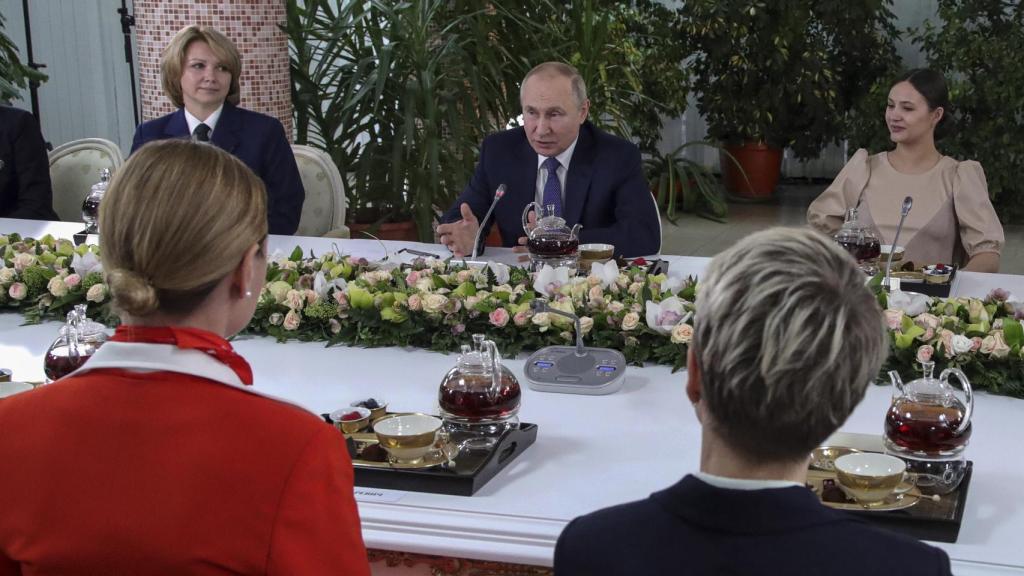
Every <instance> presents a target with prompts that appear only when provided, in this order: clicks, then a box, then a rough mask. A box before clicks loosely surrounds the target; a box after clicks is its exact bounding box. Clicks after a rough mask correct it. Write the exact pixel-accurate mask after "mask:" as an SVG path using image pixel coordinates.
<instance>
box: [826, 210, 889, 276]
mask: <svg viewBox="0 0 1024 576" xmlns="http://www.w3.org/2000/svg"><path fill="white" fill-rule="evenodd" d="M832 238H833V239H834V240H835V241H836V242H837V243H838V244H839V245H840V246H842V247H843V249H844V250H846V251H847V252H849V253H850V255H852V256H853V257H854V258H856V259H857V265H858V266H859V267H860V269H861V271H862V272H864V273H865V274H867V275H869V276H874V275H875V274H877V273H878V257H879V256H880V255H881V254H882V244H881V243H880V242H879V240H878V234H877V233H876V232H875V230H874V229H873V228H872V227H871V226H867V225H865V224H864V223H862V222H861V221H860V214H859V211H858V209H857V208H850V209H849V210H847V211H846V220H844V221H843V227H842V228H840V229H839V231H838V232H836V234H835V236H833V237H832Z"/></svg>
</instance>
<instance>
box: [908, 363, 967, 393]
mask: <svg viewBox="0 0 1024 576" xmlns="http://www.w3.org/2000/svg"><path fill="white" fill-rule="evenodd" d="M920 364H921V372H922V375H921V377H920V378H917V379H915V380H911V381H910V382H908V383H907V384H906V391H907V395H908V396H911V397H913V398H914V399H916V400H918V401H923V402H942V403H948V401H949V399H951V398H955V395H954V394H953V389H952V388H950V386H949V385H948V384H946V382H945V381H943V380H941V379H939V378H936V377H935V362H932V361H931V360H928V361H924V362H920Z"/></svg>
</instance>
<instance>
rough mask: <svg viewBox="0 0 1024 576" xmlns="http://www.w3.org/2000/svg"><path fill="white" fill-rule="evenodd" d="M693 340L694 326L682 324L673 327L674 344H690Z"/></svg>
mask: <svg viewBox="0 0 1024 576" xmlns="http://www.w3.org/2000/svg"><path fill="white" fill-rule="evenodd" d="M690 340H693V326H690V325H689V324H687V323H685V322H680V323H679V324H676V325H675V326H673V327H672V343H673V344H689V343H690Z"/></svg>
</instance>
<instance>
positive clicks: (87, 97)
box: [0, 0, 135, 153]
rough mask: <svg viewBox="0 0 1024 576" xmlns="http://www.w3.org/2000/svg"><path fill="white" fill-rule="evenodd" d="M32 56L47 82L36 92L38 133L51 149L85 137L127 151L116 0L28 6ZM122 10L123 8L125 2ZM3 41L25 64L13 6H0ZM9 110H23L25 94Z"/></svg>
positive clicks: (126, 96)
mask: <svg viewBox="0 0 1024 576" xmlns="http://www.w3.org/2000/svg"><path fill="white" fill-rule="evenodd" d="M28 4H29V19H30V23H31V27H32V48H33V58H34V60H35V61H36V62H40V63H43V64H46V68H45V69H44V70H43V71H44V72H46V73H47V74H48V75H49V76H50V79H49V80H48V81H47V82H45V83H43V84H42V86H40V88H39V114H40V120H41V124H42V129H43V135H44V137H45V138H46V139H47V141H49V142H50V143H51V144H52V145H53V146H55V147H56V146H58V145H60V144H63V143H65V142H68V141H71V140H76V139H79V138H87V137H100V138H106V139H108V140H112V141H114V142H116V143H117V144H118V145H120V146H121V148H122V150H123V151H124V152H126V153H127V151H128V149H129V148H130V147H131V139H132V135H133V134H134V133H135V119H134V115H133V113H132V93H131V84H130V78H129V71H128V64H127V63H126V61H125V55H124V37H123V36H122V34H121V24H120V20H119V15H118V14H117V9H118V8H120V7H121V2H120V0H29V2H28ZM128 7H129V10H130V9H131V2H128ZM0 12H2V13H3V14H4V17H5V19H6V28H5V30H6V32H7V35H8V36H10V37H11V39H12V40H13V41H14V42H15V44H16V45H17V46H18V50H19V55H20V56H21V59H22V61H23V62H27V60H28V58H27V53H26V49H25V21H24V14H23V11H22V1H21V0H0ZM14 105H15V106H18V107H20V108H24V109H26V110H29V109H31V103H30V101H29V97H28V91H27V90H26V91H25V93H24V96H23V99H22V101H20V102H14Z"/></svg>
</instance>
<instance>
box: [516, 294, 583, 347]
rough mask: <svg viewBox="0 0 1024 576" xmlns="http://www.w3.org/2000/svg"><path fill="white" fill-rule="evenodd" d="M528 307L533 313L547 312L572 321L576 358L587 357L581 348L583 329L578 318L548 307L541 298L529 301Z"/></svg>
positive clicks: (545, 301) (546, 302)
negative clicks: (574, 331)
mask: <svg viewBox="0 0 1024 576" xmlns="http://www.w3.org/2000/svg"><path fill="white" fill-rule="evenodd" d="M530 307H531V308H532V309H533V311H534V312H547V313H548V314H557V315H559V316H562V317H564V318H568V319H570V320H572V321H573V323H574V324H575V326H576V356H578V357H583V356H586V355H587V352H586V350H585V349H584V347H583V327H582V326H581V325H580V317H579V316H577V315H575V314H569V313H568V312H562V311H561V310H556V309H554V308H552V307H550V306H548V301H547V300H545V299H543V298H534V299H533V300H531V301H530Z"/></svg>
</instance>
